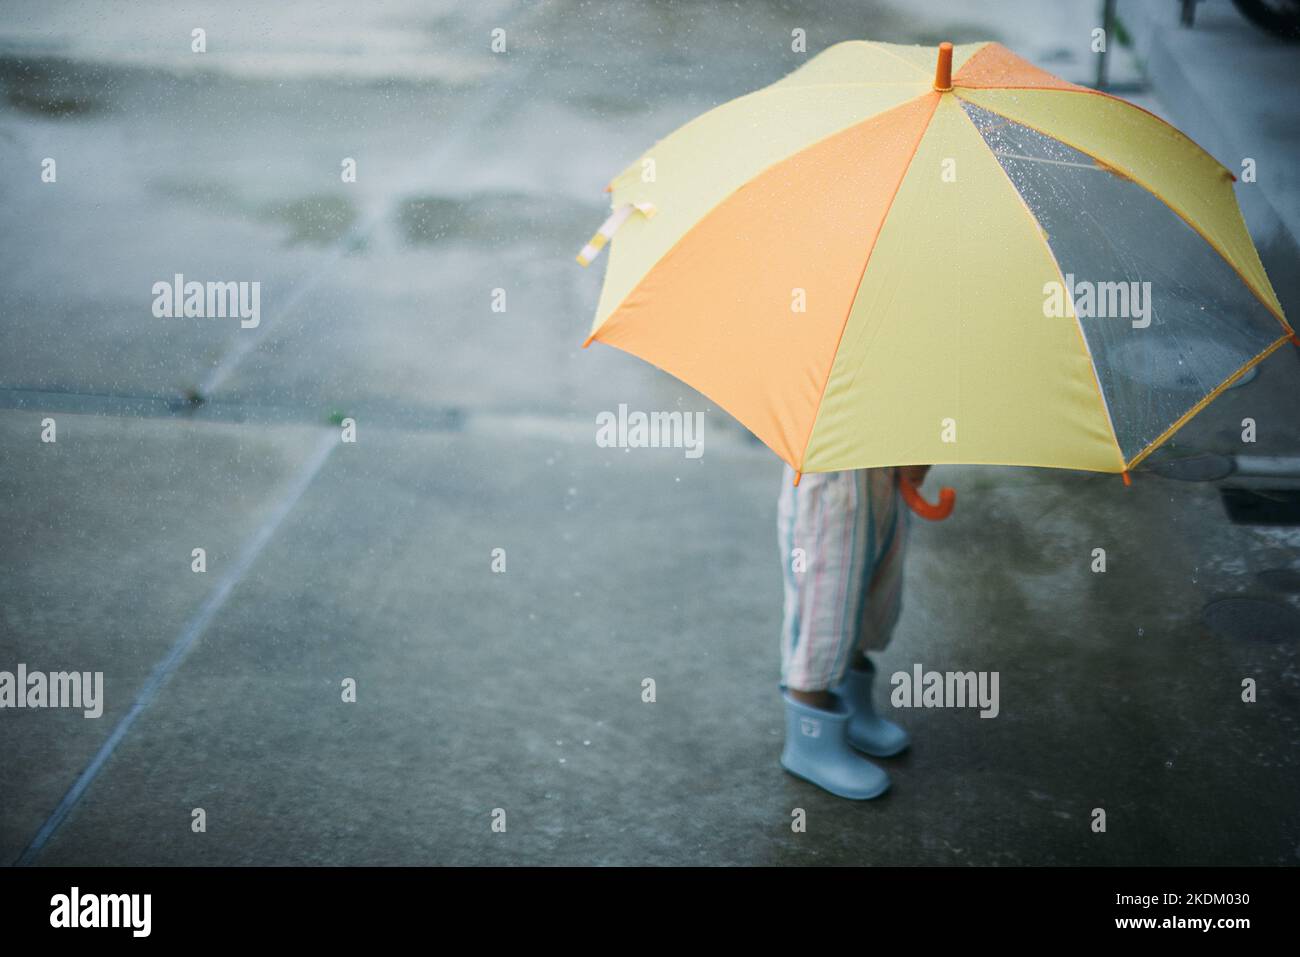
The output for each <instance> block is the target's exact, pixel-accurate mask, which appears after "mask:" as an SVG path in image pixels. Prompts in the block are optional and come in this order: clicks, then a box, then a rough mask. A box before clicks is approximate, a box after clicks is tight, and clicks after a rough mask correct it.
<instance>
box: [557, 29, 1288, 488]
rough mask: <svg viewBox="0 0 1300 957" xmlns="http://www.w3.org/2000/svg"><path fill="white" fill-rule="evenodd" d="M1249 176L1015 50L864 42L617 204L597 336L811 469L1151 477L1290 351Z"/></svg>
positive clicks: (775, 93)
mask: <svg viewBox="0 0 1300 957" xmlns="http://www.w3.org/2000/svg"><path fill="white" fill-rule="evenodd" d="M1234 179H1235V177H1234V175H1233V173H1232V172H1231V171H1230V170H1228V169H1227V168H1225V167H1224V166H1223V165H1221V164H1220V163H1219V162H1218V161H1216V160H1215V159H1214V158H1213V157H1212V156H1210V155H1209V154H1208V153H1206V152H1205V151H1204V150H1202V149H1201V148H1200V147H1198V146H1197V145H1196V144H1195V143H1193V142H1192V141H1191V140H1190V139H1188V138H1187V137H1186V136H1185V135H1183V134H1182V133H1180V132H1178V131H1177V130H1176V129H1174V128H1173V127H1171V126H1170V125H1169V124H1167V123H1165V122H1164V121H1163V120H1161V119H1159V118H1157V117H1155V116H1153V115H1152V114H1150V113H1147V112H1146V111H1144V110H1142V109H1140V108H1138V107H1136V106H1133V105H1132V104H1130V103H1127V102H1125V101H1123V100H1120V99H1117V98H1115V97H1112V96H1109V95H1106V94H1103V93H1099V92H1097V91H1095V90H1090V89H1088V88H1086V87H1080V86H1076V85H1074V84H1072V83H1067V82H1065V81H1063V80H1061V79H1058V78H1057V77H1055V76H1052V75H1051V74H1049V73H1046V72H1045V71H1043V70H1040V69H1038V68H1037V67H1035V66H1033V65H1032V64H1030V63H1029V62H1027V61H1026V60H1023V59H1021V58H1020V57H1018V56H1016V55H1014V54H1012V53H1011V52H1010V51H1008V50H1007V49H1006V48H1004V47H1002V46H1000V45H999V44H996V43H975V44H967V45H961V46H957V47H953V46H952V45H951V44H942V45H941V46H940V48H939V50H938V51H936V50H934V49H932V48H923V47H911V46H898V45H892V44H883V43H872V42H865V41H852V42H847V43H840V44H837V45H836V46H833V47H831V48H829V49H827V50H826V51H824V52H823V53H821V54H820V55H818V56H816V57H814V58H813V59H812V60H810V61H809V62H808V63H807V64H806V65H804V66H803V67H801V68H800V69H798V70H796V71H795V72H793V73H791V74H790V75H789V76H787V77H785V78H784V79H782V80H780V81H779V82H777V83H774V84H772V85H771V86H768V87H765V88H763V89H761V90H758V91H756V92H754V93H751V94H749V95H747V96H742V97H740V98H739V99H736V100H732V101H730V102H728V103H725V104H723V105H722V106H719V107H717V108H716V109H713V110H711V111H709V112H708V113H705V114H704V115H702V116H700V117H698V118H696V119H695V120H692V121H691V122H690V123H687V124H686V125H685V126H683V127H681V128H680V129H678V130H677V131H676V132H674V133H672V134H670V135H669V136H667V137H666V138H664V139H663V140H661V141H659V142H658V143H656V144H655V145H654V146H653V147H652V148H651V149H650V150H649V151H647V152H646V153H645V154H644V155H643V156H642V157H641V158H640V159H638V160H637V161H636V162H634V163H632V165H630V166H629V167H628V168H627V169H626V170H625V171H624V172H623V173H622V174H621V175H619V176H618V177H616V178H615V179H614V180H613V181H612V182H611V183H610V186H609V191H610V192H611V194H612V203H611V206H612V209H613V215H612V216H611V217H610V220H609V221H608V222H607V223H606V225H605V226H604V227H602V230H601V233H599V234H598V235H597V236H596V237H595V238H594V239H593V241H592V243H591V244H589V246H588V247H587V249H585V250H584V251H583V253H582V254H581V255H580V256H579V261H580V262H582V263H583V264H584V265H585V264H586V262H588V261H590V259H591V258H592V257H594V255H595V254H596V253H597V252H599V250H600V248H601V247H602V246H603V245H604V244H605V241H606V240H608V239H609V238H610V237H612V236H615V235H616V236H617V238H616V239H615V240H614V241H613V242H612V243H611V244H610V257H609V265H608V269H607V272H606V275H605V282H604V287H603V290H602V293H601V297H600V303H599V306H598V310H597V314H596V318H595V322H594V323H593V325H592V328H591V333H590V335H589V337H588V339H587V343H586V344H589V343H590V342H592V341H599V342H604V343H607V344H608V345H611V346H615V347H617V348H619V349H622V350H625V351H627V352H630V353H632V354H634V355H637V356H639V357H641V358H642V359H645V360H647V361H649V362H651V363H653V364H655V365H656V366H659V367H660V368H662V369H664V370H665V371H667V372H669V373H671V374H672V375H674V376H676V377H677V378H679V379H681V380H682V381H684V382H686V383H687V384H689V385H691V386H693V387H694V388H696V389H698V390H699V391H700V392H702V393H704V394H705V395H706V396H708V397H709V398H710V399H712V400H713V401H714V402H716V403H717V404H718V405H719V406H721V407H722V408H723V409H725V410H727V411H728V412H730V413H731V414H732V415H734V416H735V417H736V418H737V419H738V420H739V421H740V422H741V423H743V424H744V425H745V426H746V427H748V428H749V429H750V430H751V431H752V432H753V433H754V434H755V435H756V436H757V437H758V438H759V439H761V440H762V441H763V442H764V443H766V444H767V445H768V446H769V447H771V448H772V449H773V450H774V451H775V452H776V453H777V455H779V456H780V457H781V458H782V459H784V460H785V461H786V462H788V463H789V464H790V465H791V466H792V467H793V468H794V469H795V470H796V471H797V472H799V473H803V472H825V471H836V470H841V469H853V468H866V467H876V466H887V465H908V464H932V463H933V464H937V463H965V464H1003V465H1036V466H1051V467H1059V468H1075V469H1087V470H1093V471H1101V472H1127V470H1129V469H1131V468H1132V467H1133V466H1134V465H1136V464H1137V463H1138V462H1139V461H1141V460H1142V459H1143V458H1144V457H1145V456H1146V455H1147V454H1149V453H1150V452H1151V451H1152V450H1153V449H1155V448H1156V447H1157V446H1158V445H1159V444H1160V443H1161V442H1163V441H1164V440H1165V439H1167V438H1168V437H1169V436H1170V435H1172V434H1173V433H1174V431H1176V430H1177V429H1178V428H1179V427H1180V426H1181V425H1183V424H1184V423H1185V422H1186V421H1187V420H1188V419H1190V418H1191V417H1192V416H1193V415H1194V414H1196V412H1198V411H1199V410H1200V409H1201V408H1203V407H1204V406H1205V405H1206V404H1207V403H1208V402H1209V401H1210V400H1211V399H1213V398H1214V397H1215V396H1216V395H1217V394H1218V393H1219V392H1221V391H1222V390H1223V389H1224V388H1226V387H1227V386H1228V385H1230V384H1231V383H1232V382H1233V381H1234V380H1235V379H1236V378H1237V377H1239V376H1240V375H1241V374H1243V373H1244V372H1245V371H1246V370H1248V369H1249V368H1250V367H1251V366H1253V365H1254V364H1255V363H1257V362H1259V361H1260V360H1262V359H1263V358H1264V357H1265V356H1267V355H1268V354H1269V353H1270V352H1272V351H1273V350H1274V349H1276V348H1277V347H1278V346H1280V345H1281V344H1282V343H1283V342H1285V341H1286V340H1287V339H1288V337H1291V336H1292V331H1291V329H1290V327H1289V326H1288V325H1287V322H1286V319H1285V318H1284V316H1283V313H1282V308H1281V305H1280V304H1279V303H1278V299H1277V296H1276V294H1275V293H1274V291H1273V288H1272V286H1271V285H1270V284H1269V281H1268V277H1267V276H1266V275H1265V273H1264V268H1263V266H1262V265H1261V263H1260V260H1259V256H1258V254H1257V252H1256V250H1255V247H1254V244H1253V243H1252V242H1251V238H1250V235H1249V233H1248V232H1247V230H1246V226H1245V223H1244V221H1243V219H1242V216H1241V212H1240V210H1239V209H1238V206H1237V202H1236V197H1235V196H1234V193H1233V181H1234Z"/></svg>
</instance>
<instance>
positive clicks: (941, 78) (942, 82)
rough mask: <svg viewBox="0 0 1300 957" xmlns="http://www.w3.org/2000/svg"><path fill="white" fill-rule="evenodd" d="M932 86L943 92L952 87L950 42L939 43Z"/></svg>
mask: <svg viewBox="0 0 1300 957" xmlns="http://www.w3.org/2000/svg"><path fill="white" fill-rule="evenodd" d="M934 88H935V89H936V90H938V91H939V92H941V93H943V92H946V91H948V90H951V89H952V44H951V43H949V42H948V41H947V40H945V41H944V42H943V43H940V44H939V62H938V64H937V65H936V66H935V68H934Z"/></svg>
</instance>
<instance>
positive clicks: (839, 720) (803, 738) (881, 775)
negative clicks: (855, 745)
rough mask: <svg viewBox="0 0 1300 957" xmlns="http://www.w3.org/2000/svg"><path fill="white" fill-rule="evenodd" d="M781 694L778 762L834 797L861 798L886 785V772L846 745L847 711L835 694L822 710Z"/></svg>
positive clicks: (871, 796) (787, 694) (875, 795)
mask: <svg viewBox="0 0 1300 957" xmlns="http://www.w3.org/2000/svg"><path fill="white" fill-rule="evenodd" d="M782 696H783V697H784V698H785V750H784V751H782V752H781V766H782V767H783V768H785V769H786V770H787V771H789V772H790V773H791V774H793V775H795V777H800V778H803V779H804V780H805V781H811V782H812V783H813V784H815V785H817V786H818V787H819V788H824V789H826V790H827V791H830V792H831V794H834V795H835V796H837V797H842V798H849V799H850V800H854V801H865V800H867V799H868V798H873V797H879V796H880V795H881V794H884V793H885V791H886V790H887V789H888V788H889V775H888V774H886V773H885V772H884V770H883V769H882V768H878V767H876V766H875V765H874V764H872V763H871V762H870V761H868V760H867V759H866V758H864V757H862V755H860V754H858V753H857V752H856V751H854V750H853V749H852V748H851V747H849V742H848V738H847V737H846V731H847V728H848V723H849V717H850V716H851V712H850V710H849V707H848V705H847V704H845V702H844V701H843V700H842V699H840V698H839V697H838V696H836V698H835V707H834V709H833V710H830V711H823V710H822V709H820V708H814V707H812V706H810V705H806V704H803V703H802V702H799V701H795V700H794V698H792V697H790V693H789V692H788V691H783V692H782Z"/></svg>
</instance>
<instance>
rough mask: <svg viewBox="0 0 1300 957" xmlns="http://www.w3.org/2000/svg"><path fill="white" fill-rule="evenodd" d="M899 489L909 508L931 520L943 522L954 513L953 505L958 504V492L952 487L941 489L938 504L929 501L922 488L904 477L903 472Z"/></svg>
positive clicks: (900, 476) (899, 478)
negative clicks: (922, 493)
mask: <svg viewBox="0 0 1300 957" xmlns="http://www.w3.org/2000/svg"><path fill="white" fill-rule="evenodd" d="M898 491H899V492H901V493H902V495H903V501H904V502H906V503H907V507H908V508H910V509H911V510H912V511H914V512H915V513H916V514H917V515H920V516H921V517H922V518H924V519H927V520H929V521H931V522H942V521H943V520H944V519H945V518H947V517H948V516H949V515H951V514H952V509H953V506H954V505H956V504H957V493H956V492H955V491H953V490H952V489H950V488H941V489H939V501H938V503H937V504H932V503H930V502H927V501H926V500H925V499H924V498H922V497H921V491H920V489H918V488H917V487H916V486H915V485H913V484H912V482H911V481H910V480H908V479H906V478H904V477H903V475H902V473H901V472H900V473H899V476H898Z"/></svg>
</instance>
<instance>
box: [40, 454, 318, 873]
mask: <svg viewBox="0 0 1300 957" xmlns="http://www.w3.org/2000/svg"><path fill="white" fill-rule="evenodd" d="M339 441H340V440H339V436H338V433H336V432H334V431H333V430H331V431H329V432H327V433H326V434H325V435H324V436H323V437H322V438H321V440H320V442H319V443H318V444H317V446H316V448H315V449H314V450H313V451H312V454H311V456H310V457H309V458H308V459H307V461H306V463H305V464H304V465H303V467H302V468H301V469H300V470H299V471H298V473H297V475H295V476H294V479H293V482H292V483H291V484H290V486H289V487H288V488H287V489H286V490H285V493H284V495H283V496H282V497H281V498H280V500H279V501H278V502H277V503H276V506H275V508H274V509H273V510H272V511H271V514H270V515H268V516H267V518H266V519H265V521H263V522H262V524H261V525H260V526H259V527H258V529H257V531H256V532H255V533H254V534H253V537H252V538H250V539H249V540H248V541H247V542H246V543H245V545H244V547H243V549H242V550H241V551H240V553H239V557H238V558H237V559H236V560H235V563H234V564H233V565H231V566H230V569H229V570H228V571H227V572H226V573H225V575H223V576H222V577H221V580H220V581H219V582H218V583H217V587H216V588H214V589H213V590H212V593H211V594H210V595H208V597H207V599H206V600H205V601H204V602H203V604H202V605H201V606H200V607H199V610H198V612H197V613H196V614H195V615H194V617H193V618H191V619H190V621H189V623H188V624H186V626H185V628H184V630H182V631H181V633H180V636H179V637H178V638H177V639H176V641H175V642H174V643H173V644H172V646H171V649H170V650H169V651H168V652H167V654H166V656H165V657H163V659H162V660H161V661H159V662H158V664H157V665H155V666H154V669H153V671H152V672H151V673H150V675H149V678H148V680H146V681H145V683H144V686H143V687H141V689H140V691H139V692H138V693H137V694H136V698H135V701H134V702H133V703H132V704H131V708H130V710H129V711H127V713H126V714H125V715H123V716H122V718H121V719H119V720H118V722H117V725H116V726H115V727H114V728H113V732H112V734H110V735H109V736H108V740H107V741H105V742H104V743H103V744H102V745H100V748H99V750H98V751H96V752H95V756H94V757H93V758H91V761H90V764H89V765H87V766H86V769H85V770H84V771H82V772H81V775H80V776H79V777H78V778H77V780H76V781H75V782H74V783H73V785H72V787H71V788H69V789H68V793H67V794H65V795H64V796H63V800H62V801H60V802H59V804H58V806H57V807H56V808H55V809H54V811H53V812H52V813H51V814H50V816H49V817H48V818H47V819H46V821H45V823H44V824H42V825H41V828H40V830H38V831H37V832H36V836H35V837H33V838H32V842H31V843H30V844H29V845H28V846H27V849H26V850H24V851H23V853H22V854H21V855H19V857H18V859H17V860H16V861H15V862H14V863H15V864H16V865H18V866H24V865H28V864H31V863H32V862H33V861H34V860H35V859H36V857H37V855H39V854H40V852H41V850H42V849H43V848H44V847H45V845H46V843H47V842H48V841H49V839H50V838H51V837H52V836H53V835H54V832H55V831H57V830H58V828H59V826H60V825H61V824H62V823H63V822H64V820H65V819H66V818H67V817H68V815H69V814H70V813H72V809H73V808H74V807H76V805H77V802H78V801H80V800H81V798H82V796H83V795H84V794H85V793H86V791H87V790H88V789H89V787H90V785H91V784H93V783H94V781H95V778H96V777H98V776H99V772H100V771H102V770H103V769H104V765H105V764H107V763H108V759H109V758H111V757H112V756H113V752H114V751H115V750H117V746H118V745H119V744H121V743H122V741H123V740H124V739H125V738H126V736H127V733H128V732H129V731H130V730H131V727H132V726H133V725H134V724H135V720H136V718H138V717H140V715H141V714H143V713H144V711H145V709H146V708H148V707H149V705H151V704H152V703H153V701H154V699H155V698H156V697H157V696H158V692H159V691H160V690H161V689H162V687H163V685H165V684H166V683H167V680H168V679H169V678H170V677H171V676H172V675H173V674H174V673H175V671H176V669H177V668H178V667H180V664H181V662H182V661H183V660H184V659H185V656H186V655H187V654H188V653H189V651H190V649H192V648H193V647H194V645H195V644H196V643H197V642H198V640H199V638H201V637H202V636H203V633H204V632H205V631H206V630H207V628H208V625H210V624H211V623H212V620H213V618H215V617H216V614H217V612H218V611H220V610H221V608H222V606H223V605H224V604H225V603H226V599H228V598H229V597H230V595H231V593H232V592H233V591H234V590H235V587H236V586H237V585H238V584H239V582H240V581H241V580H242V579H243V577H244V575H246V574H247V573H248V570H249V569H250V568H252V567H253V564H254V563H255V562H256V561H257V559H258V556H260V555H261V554H262V550H263V549H264V548H265V547H266V545H267V543H268V542H270V541H271V538H272V536H274V534H275V532H276V530H277V529H278V528H279V527H280V524H281V523H282V522H283V521H284V519H285V518H286V517H287V516H288V515H289V513H290V512H291V511H293V508H294V506H295V505H297V504H298V500H299V499H301V498H302V496H303V494H304V493H305V492H306V491H307V489H308V487H309V486H310V485H311V483H312V481H313V480H315V478H316V476H317V475H318V474H320V470H321V469H322V468H323V467H324V465H325V462H326V461H327V460H328V459H329V456H330V453H331V452H333V451H334V449H335V448H336V447H337V446H338V444H339Z"/></svg>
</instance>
